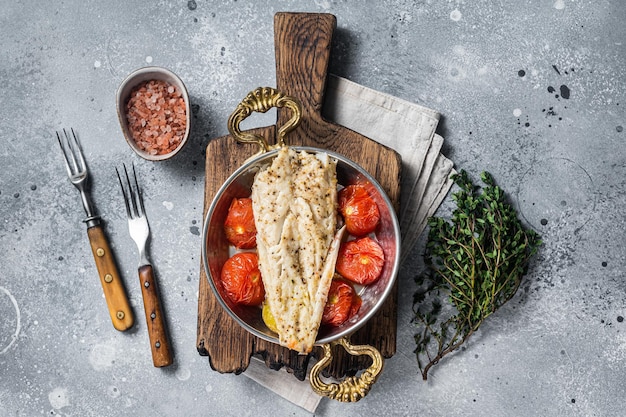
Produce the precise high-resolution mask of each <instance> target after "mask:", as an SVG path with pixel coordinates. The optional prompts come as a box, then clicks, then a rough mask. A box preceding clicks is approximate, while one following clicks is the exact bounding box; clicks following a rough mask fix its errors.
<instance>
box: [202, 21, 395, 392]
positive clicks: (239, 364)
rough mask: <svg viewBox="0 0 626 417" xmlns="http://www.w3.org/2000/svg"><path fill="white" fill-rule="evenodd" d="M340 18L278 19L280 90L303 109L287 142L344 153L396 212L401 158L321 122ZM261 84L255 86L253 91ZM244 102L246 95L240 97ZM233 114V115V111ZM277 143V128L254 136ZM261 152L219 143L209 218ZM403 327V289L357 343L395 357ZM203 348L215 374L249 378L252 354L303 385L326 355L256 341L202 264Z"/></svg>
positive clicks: (340, 367)
mask: <svg viewBox="0 0 626 417" xmlns="http://www.w3.org/2000/svg"><path fill="white" fill-rule="evenodd" d="M335 26H336V19H335V17H334V16H332V15H329V14H309V13H278V14H276V16H275V19H274V27H275V33H274V34H275V47H276V73H277V88H278V89H279V90H280V91H282V92H284V93H286V94H288V95H291V96H294V97H296V98H297V99H299V100H300V101H301V104H302V121H301V123H300V125H299V126H298V128H296V129H295V130H294V131H293V132H291V133H290V134H289V135H288V136H287V138H286V139H287V142H288V144H291V145H301V146H313V147H317V148H323V149H329V150H333V151H336V152H338V153H341V154H343V155H345V156H346V157H348V158H350V159H352V160H353V161H355V162H357V163H358V164H359V165H361V166H362V167H363V168H364V169H366V170H367V171H368V172H369V173H370V174H371V175H372V176H374V177H375V178H376V179H377V180H378V181H379V182H380V184H381V186H382V187H383V189H384V190H385V192H386V193H387V195H388V196H389V198H390V200H391V201H392V202H393V203H394V206H395V209H396V212H397V211H398V208H399V198H400V172H401V160H400V156H399V154H398V153H397V152H395V151H394V150H392V149H389V148H387V147H385V146H383V145H381V144H379V143H377V142H375V141H373V140H371V139H369V138H366V137H364V136H362V135H359V134H358V133H356V132H354V131H352V130H349V129H347V128H345V127H342V126H339V125H336V124H333V123H330V122H328V121H326V120H324V119H323V118H322V116H321V108H322V105H323V99H324V90H325V87H326V76H327V70H328V62H329V58H330V46H331V41H332V34H333V31H334V29H335ZM255 87H257V86H251V88H250V90H253V89H254V88H255ZM242 98H243V97H242ZM233 110H234V109H233ZM289 117H290V114H289V111H284V112H283V111H281V110H278V122H277V125H278V126H282V123H284V122H285V121H286V120H288V119H289ZM254 131H255V133H260V134H262V135H263V136H264V137H266V138H267V139H268V142H270V143H274V142H275V134H276V127H275V126H269V127H265V128H259V129H255V130H254ZM256 151H257V148H256V147H255V146H253V145H241V144H238V143H237V142H236V141H235V140H234V139H233V138H232V137H230V136H224V137H220V138H216V139H213V140H212V141H211V142H209V144H208V146H207V149H206V181H205V201H204V209H205V217H206V211H207V209H208V206H209V205H210V204H211V201H212V200H213V197H214V196H215V194H216V192H217V191H218V189H219V187H220V186H221V185H222V184H223V183H224V182H225V181H226V179H227V178H228V177H229V176H230V174H231V173H232V172H234V171H235V170H236V169H237V168H239V166H241V165H242V164H243V163H244V162H245V160H246V159H247V158H248V157H250V156H251V155H252V154H253V153H255V152H256ZM396 321H397V288H396V287H394V289H393V291H391V294H390V295H389V297H388V298H387V300H386V302H385V303H384V305H383V306H382V307H381V309H380V310H379V311H378V313H377V314H376V315H375V316H374V317H372V318H371V319H370V320H369V321H368V322H367V323H366V324H365V326H364V327H362V328H361V329H360V330H359V331H357V332H356V333H354V334H353V335H352V336H351V338H350V340H351V342H352V343H354V344H370V345H372V346H374V347H376V348H377V349H379V350H380V352H381V354H382V355H383V357H385V358H389V357H391V356H393V355H394V354H395V350H396ZM197 349H198V352H199V353H200V354H201V355H207V356H208V357H209V363H210V365H211V367H212V368H213V369H215V370H216V371H219V372H234V373H236V374H238V373H241V372H243V371H244V370H245V369H246V368H247V366H248V364H249V361H250V356H251V355H254V354H259V355H261V356H262V357H263V358H264V360H265V362H266V364H267V366H268V367H270V368H272V369H279V368H280V367H282V366H285V367H286V368H287V370H288V371H290V372H292V373H293V374H294V376H295V377H296V378H298V379H300V380H303V379H304V378H305V376H306V372H307V367H308V362H309V359H310V358H311V356H315V357H320V355H321V352H322V350H321V349H320V348H315V349H314V350H313V352H312V353H311V354H309V355H298V354H297V353H296V352H295V351H290V350H289V349H286V348H283V347H281V346H279V345H276V344H273V343H269V342H267V341H264V340H261V339H257V338H256V337H254V336H252V335H251V334H250V333H248V332H247V331H246V330H244V329H243V328H242V327H241V326H239V325H238V324H237V323H236V322H235V321H234V320H233V319H232V318H230V316H228V314H227V313H226V311H224V310H223V309H222V307H221V306H220V305H219V303H218V302H217V299H216V298H215V296H214V295H213V293H212V290H211V288H210V286H209V284H208V279H207V276H206V274H205V273H204V270H203V268H202V265H201V271H200V285H199V302H198V338H197ZM334 355H335V360H334V361H333V363H332V365H331V366H330V367H329V368H327V370H326V374H327V375H330V376H334V377H336V378H341V377H343V376H344V375H352V374H354V373H356V372H357V371H358V370H361V369H365V368H367V367H368V366H369V364H370V363H369V362H370V359H369V357H366V356H363V357H350V356H349V355H347V354H345V352H344V351H343V350H342V349H341V348H340V347H336V348H335V349H334Z"/></svg>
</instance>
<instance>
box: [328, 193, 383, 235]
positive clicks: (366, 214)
mask: <svg viewBox="0 0 626 417" xmlns="http://www.w3.org/2000/svg"><path fill="white" fill-rule="evenodd" d="M337 198H338V203H339V212H340V213H341V215H342V216H343V219H344V221H345V223H346V229H347V230H348V233H350V234H352V235H354V236H365V235H367V234H368V233H371V232H373V231H374V230H376V226H377V225H378V222H379V220H380V212H379V210H378V206H377V205H376V202H375V201H374V200H373V199H372V197H371V196H370V195H369V193H368V192H367V191H366V190H365V188H364V187H363V186H361V185H348V186H347V187H345V188H342V189H341V191H339V195H338V197H337Z"/></svg>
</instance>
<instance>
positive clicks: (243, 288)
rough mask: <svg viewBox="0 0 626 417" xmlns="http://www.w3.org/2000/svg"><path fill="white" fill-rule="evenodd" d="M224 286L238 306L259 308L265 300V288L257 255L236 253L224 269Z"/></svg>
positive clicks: (225, 264)
mask: <svg viewBox="0 0 626 417" xmlns="http://www.w3.org/2000/svg"><path fill="white" fill-rule="evenodd" d="M221 278H222V285H223V286H224V289H225V290H226V293H227V294H228V297H229V298H230V299H231V300H232V301H233V302H234V303H238V304H245V305H252V306H258V305H261V303H262V302H263V300H264V299H265V288H264V287H263V280H262V279H261V271H259V257H258V256H257V254H256V253H252V252H242V253H236V254H234V255H233V256H231V257H230V258H228V260H227V261H226V262H225V263H224V266H223V267H222V276H221Z"/></svg>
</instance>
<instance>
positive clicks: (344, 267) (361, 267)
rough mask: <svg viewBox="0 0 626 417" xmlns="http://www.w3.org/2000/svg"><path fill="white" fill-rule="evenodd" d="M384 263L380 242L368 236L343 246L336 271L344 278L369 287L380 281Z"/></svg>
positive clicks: (340, 249)
mask: <svg viewBox="0 0 626 417" xmlns="http://www.w3.org/2000/svg"><path fill="white" fill-rule="evenodd" d="M384 262H385V254H384V253H383V249H382V248H381V247H380V245H379V244H378V242H376V241H375V240H374V239H372V238H370V237H367V236H366V237H363V238H360V239H356V240H350V241H347V242H344V243H343V244H342V245H341V247H340V248H339V255H338V257H337V264H336V266H335V269H336V270H337V272H339V274H340V275H341V276H342V277H344V278H346V279H349V280H350V281H352V282H356V283H357V284H362V285H367V284H371V283H372V282H374V281H376V280H377V279H378V277H379V276H380V273H381V272H382V270H383V264H384Z"/></svg>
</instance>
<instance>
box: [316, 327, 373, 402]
mask: <svg viewBox="0 0 626 417" xmlns="http://www.w3.org/2000/svg"><path fill="white" fill-rule="evenodd" d="M335 345H340V346H342V347H343V348H344V349H345V350H346V352H348V353H349V354H351V355H354V356H357V355H368V356H369V357H371V358H372V364H371V365H370V367H369V368H367V369H366V370H365V371H363V373H362V374H361V375H360V376H358V377H356V376H352V377H348V378H346V379H344V380H343V381H341V382H340V383H330V384H327V383H325V382H323V381H322V380H321V378H320V373H321V372H322V370H324V369H325V368H327V367H328V366H329V365H330V364H331V362H332V360H333V354H332V347H333V346H335ZM323 348H324V357H323V358H322V359H321V360H320V361H319V362H317V363H316V364H315V365H314V366H313V368H311V375H310V376H309V379H310V381H311V387H312V388H313V391H315V392H316V393H317V394H319V395H323V396H326V397H329V398H331V399H333V400H338V401H342V402H357V401H359V400H360V399H361V398H363V397H365V396H366V395H367V393H368V392H369V390H370V388H372V385H374V383H375V382H376V379H378V375H380V373H381V371H382V370H383V358H382V356H381V354H380V352H379V351H378V350H377V349H376V348H374V347H372V346H369V345H352V344H351V343H350V342H349V341H348V339H347V338H345V337H342V338H341V339H339V340H337V341H335V342H331V343H328V344H325V345H323Z"/></svg>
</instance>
